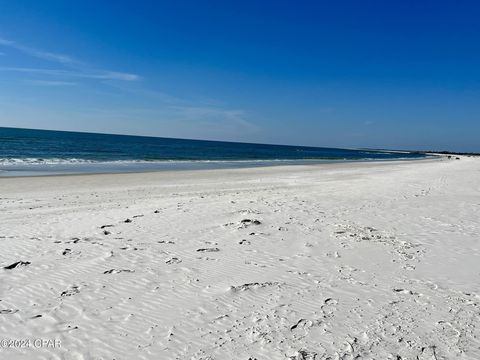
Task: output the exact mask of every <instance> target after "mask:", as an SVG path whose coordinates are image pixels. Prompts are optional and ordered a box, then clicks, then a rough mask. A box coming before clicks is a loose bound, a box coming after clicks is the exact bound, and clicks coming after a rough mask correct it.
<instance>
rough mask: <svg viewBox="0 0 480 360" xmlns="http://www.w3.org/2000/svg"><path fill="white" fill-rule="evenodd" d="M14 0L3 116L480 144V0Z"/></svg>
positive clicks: (397, 142)
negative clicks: (72, 0)
mask: <svg viewBox="0 0 480 360" xmlns="http://www.w3.org/2000/svg"><path fill="white" fill-rule="evenodd" d="M0 9H1V11H0V126H12V127H27V128H46V129H60V130H78V131H93V132H107V133H124V134H139V135H153V136H165V137H181V138H196V139H213V140H230V141H247V142H262V143H279V144H299V145H313V146H332V147H381V148H397V149H399V148H402V149H449V150H461V151H480V140H479V135H478V134H480V65H479V64H480V41H479V39H480V21H479V20H478V19H479V18H480V2H478V1H473V0H472V1H441V0H437V1H422V0H417V1H409V0H404V1H380V0H378V1H369V0H365V1H347V0H345V1H320V0H319V1H281V0H280V1H135V2H134V1H115V2H106V1H105V2H100V1H81V2H70V1H48V0H45V1H3V0H0Z"/></svg>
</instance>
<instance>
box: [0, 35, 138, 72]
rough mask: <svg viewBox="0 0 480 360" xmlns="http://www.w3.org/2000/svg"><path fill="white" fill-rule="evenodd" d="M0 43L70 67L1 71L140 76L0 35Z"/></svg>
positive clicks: (4, 69) (7, 69)
mask: <svg viewBox="0 0 480 360" xmlns="http://www.w3.org/2000/svg"><path fill="white" fill-rule="evenodd" d="M0 45H3V46H5V47H10V48H12V49H15V50H17V51H20V52H22V53H24V54H26V55H29V56H32V57H36V58H39V59H43V60H47V61H49V62H54V63H57V64H60V65H63V66H65V67H68V68H70V70H59V69H36V68H15V67H10V68H2V71H16V72H24V73H43V74H44V75H50V76H70V77H79V78H89V79H98V80H120V81H136V80H139V79H140V76H138V75H136V74H131V73H125V72H119V71H111V70H99V69H92V68H91V67H90V66H88V65H87V64H86V63H84V62H82V61H80V60H78V59H76V58H74V57H72V56H70V55H66V54H61V53H56V52H50V51H45V50H40V49H37V48H33V47H30V46H26V45H23V44H20V43H18V42H16V41H12V40H9V39H5V38H1V37H0Z"/></svg>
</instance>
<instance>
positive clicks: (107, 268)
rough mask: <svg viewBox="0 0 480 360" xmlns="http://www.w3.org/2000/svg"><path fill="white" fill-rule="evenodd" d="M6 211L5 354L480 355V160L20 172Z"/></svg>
mask: <svg viewBox="0 0 480 360" xmlns="http://www.w3.org/2000/svg"><path fill="white" fill-rule="evenodd" d="M0 214H1V219H0V244H1V250H2V251H1V253H0V259H1V261H0V265H1V266H2V268H1V269H0V279H1V280H0V338H1V339H4V340H2V348H0V359H116V360H119V359H198V360H199V359H204V360H207V359H210V360H213V359H216V360H224V359H242V360H248V359H252V360H253V359H257V360H273V359H304V360H307V359H308V360H312V359H316V360H319V359H343V360H347V359H357V360H358V359H395V360H400V359H420V360H427V359H428V360H435V359H436V360H440V359H480V260H479V259H480V158H474V157H461V158H460V159H459V160H455V159H451V160H448V159H446V158H441V159H431V160H417V161H395V162H363V163H355V164H353V163H345V164H326V165H309V166H300V165H299V166H278V167H265V168H250V169H232V170H226V169H223V170H205V171H204V170H198V171H176V172H157V173H137V174H106V175H78V176H51V177H24V178H2V179H0ZM5 339H6V340H5ZM39 339H40V340H39ZM13 340H18V341H17V342H15V341H13ZM22 340H23V342H22Z"/></svg>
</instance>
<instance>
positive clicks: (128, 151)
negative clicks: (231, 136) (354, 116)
mask: <svg viewBox="0 0 480 360" xmlns="http://www.w3.org/2000/svg"><path fill="white" fill-rule="evenodd" d="M419 157H423V155H421V154H416V153H408V152H387V151H373V150H372V151H370V150H348V149H333V148H318V147H305V146H284V145H265V144H248V143H232V142H222V141H203V140H184V139H171V138H159V137H145V136H127V135H110V134H92V133H79V132H66V131H50V130H31V129H17V128H2V127H0V176H1V175H3V176H5V175H7V176H8V175H32V174H49V173H82V172H112V171H113V172H123V171H148V170H161V169H195V168H217V167H235V166H263V165H272V164H292V163H293V164H298V163H311V162H325V161H332V160H333V161H345V160H388V159H404V158H407V159H413V158H419Z"/></svg>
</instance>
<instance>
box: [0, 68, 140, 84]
mask: <svg viewBox="0 0 480 360" xmlns="http://www.w3.org/2000/svg"><path fill="white" fill-rule="evenodd" d="M0 71H7V72H20V73H29V74H39V75H46V76H52V77H71V78H84V79H97V80H122V81H135V80H139V79H140V77H139V76H138V75H136V74H130V73H122V72H116V71H103V70H97V71H92V72H82V71H73V70H62V69H43V68H24V67H8V66H2V67H0Z"/></svg>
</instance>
